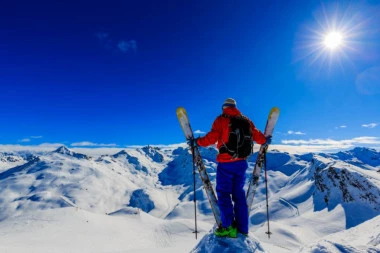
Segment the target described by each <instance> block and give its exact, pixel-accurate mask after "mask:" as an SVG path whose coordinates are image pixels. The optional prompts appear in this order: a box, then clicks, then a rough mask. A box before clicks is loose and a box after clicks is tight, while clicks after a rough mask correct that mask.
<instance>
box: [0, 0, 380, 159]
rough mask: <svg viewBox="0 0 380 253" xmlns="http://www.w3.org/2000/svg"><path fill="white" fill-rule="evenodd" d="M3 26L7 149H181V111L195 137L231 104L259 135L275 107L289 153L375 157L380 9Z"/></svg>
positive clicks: (139, 11) (2, 137) (7, 17)
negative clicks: (358, 151)
mask: <svg viewBox="0 0 380 253" xmlns="http://www.w3.org/2000/svg"><path fill="white" fill-rule="evenodd" d="M210 10H212V12H211V11H210ZM0 14H1V15H0V21H1V22H0V31H1V32H2V34H4V35H6V36H4V38H3V39H2V41H1V42H0V66H1V68H0V84H1V87H2V92H1V93H0V107H1V108H2V110H1V111H0V149H3V148H4V147H6V146H8V147H11V146H13V147H17V146H33V147H35V146H37V147H38V146H40V145H41V146H42V147H43V148H48V147H49V146H56V145H60V144H63V145H65V146H66V147H70V148H71V149H72V148H124V147H129V146H136V145H137V146H146V145H152V146H157V145H180V144H181V143H183V142H185V139H184V135H183V133H182V130H181V127H180V126H179V123H178V120H177V118H176V115H175V110H176V108H177V107H180V106H183V107H185V108H186V110H187V112H188V115H189V117H190V122H191V125H192V127H193V130H194V132H195V134H196V136H198V135H203V134H204V133H207V132H208V131H209V129H210V128H211V125H212V122H213V121H214V119H215V118H216V117H217V116H218V115H219V114H220V113H221V105H222V103H223V101H224V100H225V99H226V98H228V97H232V98H234V99H236V101H237V106H238V108H239V109H240V110H241V111H242V113H243V114H244V115H246V116H248V117H249V118H251V120H252V121H253V122H254V123H255V125H256V127H257V128H258V129H259V130H261V131H264V127H265V122H266V119H267V114H268V112H269V111H270V109H271V108H272V107H274V106H277V107H279V108H280V111H281V112H280V116H279V120H278V123H277V125H276V128H275V133H274V135H273V142H272V143H273V144H274V146H276V145H278V146H279V147H280V148H282V150H286V149H289V150H338V149H350V147H355V146H356V147H359V146H364V147H371V148H374V149H376V150H380V114H379V112H378V108H380V2H376V1H375V2H373V1H360V2H352V1H350V2H349V1H337V2H331V1H306V2H304V1H303V2H301V3H300V2H299V1H295V0H293V1H287V2H281V1H280V2H278V1H276V2H271V1H252V2H244V3H243V2H237V3H232V2H230V1H218V4H214V2H206V3H204V2H202V1H194V2H191V3H184V2H178V1H169V2H167V3H166V4H162V3H157V2H156V1H143V2H130V1H127V2H125V1H111V2H108V3H107V4H100V3H94V2H88V1H84V2H80V3H77V2H75V3H74V2H67V3H59V2H49V3H34V2H33V3H32V2H29V1H24V2H23V4H20V2H17V3H14V2H11V1H10V2H7V3H4V4H3V6H2V9H1V10H0ZM256 146H258V145H256ZM297 152H298V151H297Z"/></svg>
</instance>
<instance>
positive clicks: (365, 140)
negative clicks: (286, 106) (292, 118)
mask: <svg viewBox="0 0 380 253" xmlns="http://www.w3.org/2000/svg"><path fill="white" fill-rule="evenodd" d="M281 143H282V144H285V145H319V146H327V147H337V148H338V147H341V148H347V147H353V146H355V145H362V144H371V145H380V138H378V137H370V136H363V137H356V138H352V139H348V140H333V139H309V140H282V141H281Z"/></svg>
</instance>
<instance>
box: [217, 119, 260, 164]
mask: <svg viewBox="0 0 380 253" xmlns="http://www.w3.org/2000/svg"><path fill="white" fill-rule="evenodd" d="M222 116H223V117H227V118H229V119H230V124H229V128H230V129H229V131H230V132H229V135H228V142H227V143H224V144H223V145H222V146H221V147H220V148H219V153H220V154H223V153H228V154H230V155H231V156H232V157H233V158H235V159H236V158H246V157H248V156H249V155H250V154H251V153H252V148H253V141H252V129H251V125H250V123H249V121H248V119H247V118H246V117H245V116H237V117H232V116H229V115H225V114H222Z"/></svg>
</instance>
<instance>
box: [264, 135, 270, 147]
mask: <svg viewBox="0 0 380 253" xmlns="http://www.w3.org/2000/svg"><path fill="white" fill-rule="evenodd" d="M266 138H267V140H266V142H265V143H264V144H263V146H264V147H268V145H269V144H271V143H272V136H267V137H266Z"/></svg>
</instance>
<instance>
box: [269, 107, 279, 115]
mask: <svg viewBox="0 0 380 253" xmlns="http://www.w3.org/2000/svg"><path fill="white" fill-rule="evenodd" d="M274 112H277V113H280V108H278V107H273V108H272V109H271V110H270V114H272V113H274Z"/></svg>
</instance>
